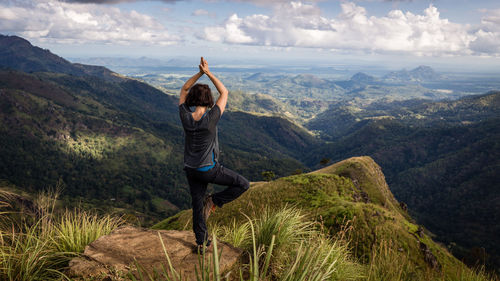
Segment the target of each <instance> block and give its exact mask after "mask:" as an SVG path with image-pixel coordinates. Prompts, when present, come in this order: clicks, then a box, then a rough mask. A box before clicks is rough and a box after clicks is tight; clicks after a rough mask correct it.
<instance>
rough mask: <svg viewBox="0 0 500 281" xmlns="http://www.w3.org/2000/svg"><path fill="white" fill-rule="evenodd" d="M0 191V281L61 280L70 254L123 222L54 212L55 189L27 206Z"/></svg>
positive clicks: (76, 252) (56, 194) (108, 217)
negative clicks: (0, 215)
mask: <svg viewBox="0 0 500 281" xmlns="http://www.w3.org/2000/svg"><path fill="white" fill-rule="evenodd" d="M2 194H3V196H1V199H4V200H5V201H0V202H2V203H0V207H3V209H2V210H0V213H2V217H1V218H0V280H8V281H23V280H30V281H31V280H44V281H47V280H61V278H63V277H64V273H63V271H64V270H65V268H66V267H67V265H68V262H69V260H70V259H71V258H72V257H74V256H76V255H78V254H79V253H81V252H82V251H83V249H84V247H85V246H86V245H87V244H89V243H90V242H92V241H94V240H95V239H97V238H98V237H99V236H101V235H105V234H108V233H110V232H111V231H112V230H113V229H114V228H116V227H118V226H120V225H121V224H122V223H123V222H122V220H121V219H120V218H115V217H111V216H98V215H97V214H91V213H89V212H84V211H80V210H74V211H72V212H70V211H67V210H66V211H65V212H63V213H62V214H58V213H57V212H56V202H57V197H58V193H57V192H55V191H49V192H43V193H40V194H39V195H38V196H37V198H36V200H35V204H34V206H33V207H32V208H29V209H27V208H25V206H16V205H15V202H12V203H9V202H8V201H7V200H8V199H12V198H15V196H13V195H11V194H6V193H2ZM6 199H7V200H6ZM19 218H20V219H19Z"/></svg>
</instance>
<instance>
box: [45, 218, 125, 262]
mask: <svg viewBox="0 0 500 281" xmlns="http://www.w3.org/2000/svg"><path fill="white" fill-rule="evenodd" d="M122 224H123V221H122V220H121V219H119V218H116V217H112V216H109V215H104V216H98V215H96V214H92V213H89V212H86V211H80V210H74V211H68V210H66V211H65V212H64V213H63V214H62V215H61V216H59V217H58V218H57V220H56V222H55V223H54V230H53V231H54V235H55V236H54V242H55V243H54V244H55V246H56V248H57V250H58V251H60V252H68V253H81V252H83V250H84V249H85V246H87V245H88V244H90V243H91V242H92V241H94V240H96V239H97V238H99V237H101V236H103V235H106V234H109V233H110V232H111V231H112V230H113V229H115V228H117V227H119V226H121V225H122Z"/></svg>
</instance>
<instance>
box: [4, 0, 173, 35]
mask: <svg viewBox="0 0 500 281" xmlns="http://www.w3.org/2000/svg"><path fill="white" fill-rule="evenodd" d="M9 3H11V4H12V5H4V4H0V30H1V31H2V32H5V33H8V34H17V35H20V36H22V37H25V38H28V39H31V40H38V41H44V42H52V43H89V42H92V43H112V44H131V43H142V44H158V45H169V44H175V43H177V42H179V41H180V40H181V39H180V38H179V37H178V36H176V35H171V34H170V33H169V32H168V30H167V29H166V28H165V27H164V26H163V25H162V24H160V23H159V22H158V21H156V20H155V19H154V18H152V17H150V16H148V15H145V14H141V13H138V12H136V11H130V12H127V11H122V10H120V9H118V8H115V7H107V6H100V5H95V4H73V3H66V2H60V1H56V0H33V1H25V0H11V1H10V2H9Z"/></svg>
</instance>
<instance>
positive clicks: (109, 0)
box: [59, 0, 178, 4]
mask: <svg viewBox="0 0 500 281" xmlns="http://www.w3.org/2000/svg"><path fill="white" fill-rule="evenodd" d="M59 1H60V2H67V3H83V4H117V3H126V2H138V1H146V0H59ZM147 1H155V0H147ZM156 1H160V2H166V3H174V2H177V1H178V0H156Z"/></svg>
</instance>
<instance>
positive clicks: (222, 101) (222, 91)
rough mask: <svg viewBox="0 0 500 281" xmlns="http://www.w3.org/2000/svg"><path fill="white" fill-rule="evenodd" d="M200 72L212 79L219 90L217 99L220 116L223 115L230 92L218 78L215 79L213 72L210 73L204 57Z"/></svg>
mask: <svg viewBox="0 0 500 281" xmlns="http://www.w3.org/2000/svg"><path fill="white" fill-rule="evenodd" d="M200 70H201V71H203V73H205V74H206V75H207V76H208V78H210V81H212V83H213V84H214V86H215V88H217V91H218V92H219V98H218V99H217V102H216V104H217V105H218V106H219V108H220V114H221V115H222V113H223V112H224V109H225V108H226V104H227V96H228V91H227V89H226V87H225V86H224V84H222V82H221V81H220V80H219V79H217V77H215V75H214V74H213V73H212V72H210V70H209V69H208V63H207V61H206V60H205V59H204V58H203V57H201V64H200Z"/></svg>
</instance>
